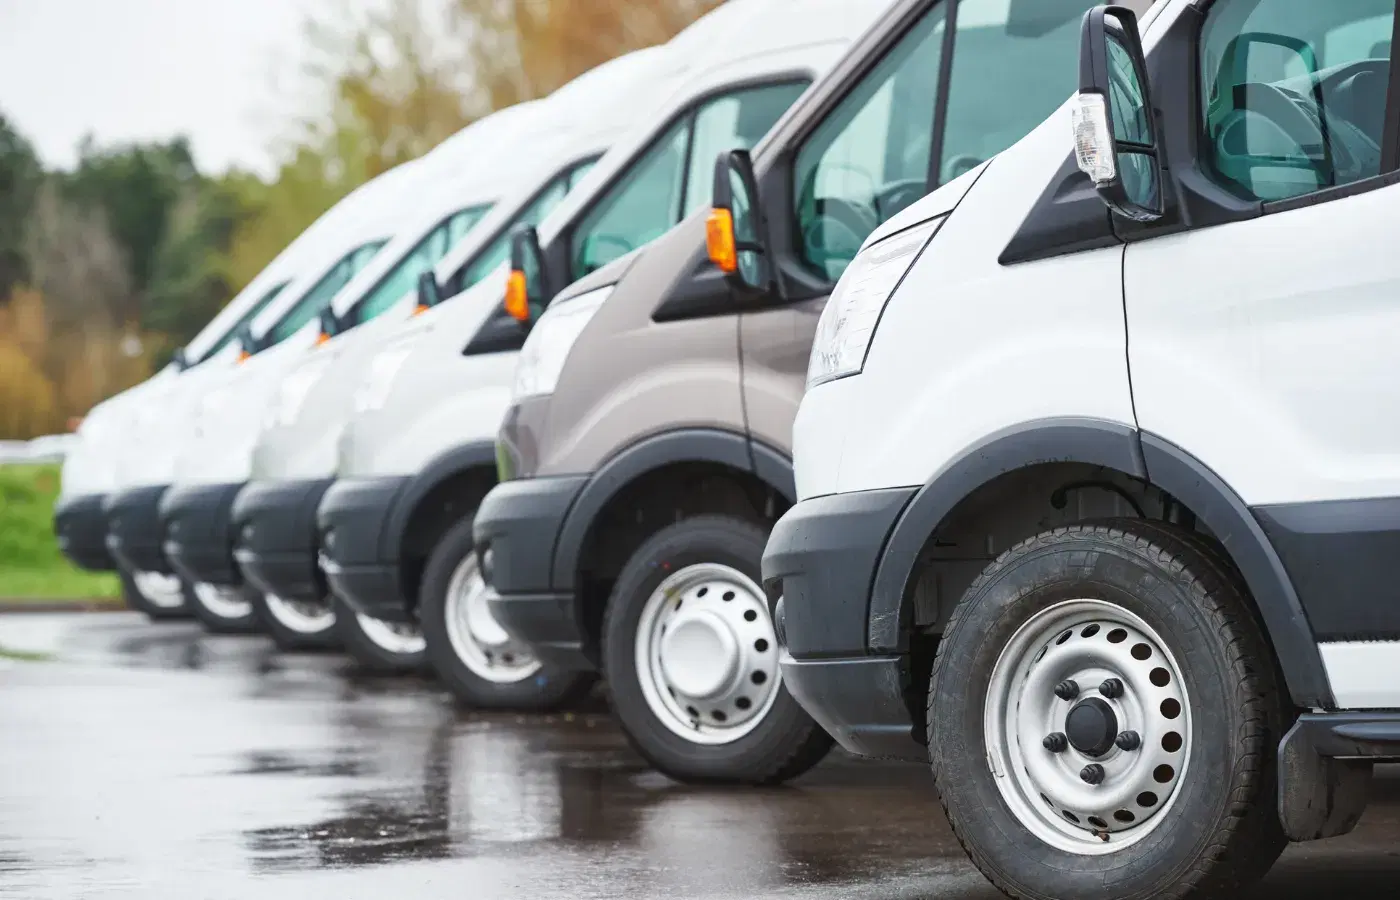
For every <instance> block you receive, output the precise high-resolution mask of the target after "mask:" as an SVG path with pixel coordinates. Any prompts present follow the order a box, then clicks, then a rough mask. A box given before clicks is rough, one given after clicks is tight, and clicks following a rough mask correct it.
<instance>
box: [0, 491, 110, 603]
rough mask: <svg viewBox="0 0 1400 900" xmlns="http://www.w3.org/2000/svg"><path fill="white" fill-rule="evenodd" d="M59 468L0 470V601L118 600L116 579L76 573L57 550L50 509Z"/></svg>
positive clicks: (55, 493) (107, 576)
mask: <svg viewBox="0 0 1400 900" xmlns="http://www.w3.org/2000/svg"><path fill="white" fill-rule="evenodd" d="M58 484H59V481H58V466H53V465H47V466H29V465H25V466H0V599H6V600H8V599H24V600H60V599H61V600H87V599H99V598H115V597H119V596H121V585H120V583H119V582H118V581H117V577H116V576H115V575H110V574H94V573H91V572H84V571H82V570H81V569H78V568H76V567H75V566H73V565H72V564H71V563H69V562H68V560H66V559H64V558H63V554H62V553H60V552H59V550H58V543H57V542H56V541H55V540H54V535H53V505H54V501H55V500H56V499H58Z"/></svg>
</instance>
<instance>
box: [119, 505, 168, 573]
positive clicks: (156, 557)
mask: <svg viewBox="0 0 1400 900" xmlns="http://www.w3.org/2000/svg"><path fill="white" fill-rule="evenodd" d="M168 487H169V486H168V485H164V484H160V485H148V486H145V487H138V488H128V489H126V490H124V491H118V492H116V493H113V494H108V495H107V497H106V500H105V501H104V502H103V504H102V512H103V514H104V515H105V516H106V518H107V550H108V551H109V552H110V553H111V554H112V558H113V559H115V560H116V561H117V562H118V563H119V564H120V565H121V566H122V567H123V568H125V569H126V570H127V571H128V572H159V573H160V574H162V575H172V574H174V573H173V572H171V570H170V564H169V563H168V562H167V561H166V559H165V549H164V547H163V546H162V543H163V540H162V538H163V537H164V534H165V532H164V531H163V530H162V528H161V524H160V502H161V498H162V497H164V496H165V492H166V490H167V489H168Z"/></svg>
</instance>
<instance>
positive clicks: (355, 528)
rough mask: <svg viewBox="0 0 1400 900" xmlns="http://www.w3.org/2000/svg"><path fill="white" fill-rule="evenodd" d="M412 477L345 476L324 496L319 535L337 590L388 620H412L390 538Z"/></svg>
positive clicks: (347, 599) (325, 564)
mask: <svg viewBox="0 0 1400 900" xmlns="http://www.w3.org/2000/svg"><path fill="white" fill-rule="evenodd" d="M409 481H410V479H409V478H408V477H407V476H390V477H384V478H342V479H340V480H339V481H337V482H335V483H334V484H332V485H331V486H330V487H329V488H328V489H327V490H326V492H325V494H324V495H323V496H322V497H321V501H320V505H319V506H318V507H317V509H316V532H317V535H318V543H319V545H320V548H321V569H322V571H324V572H325V575H326V580H327V582H329V583H330V588H331V591H333V592H334V593H335V595H336V596H337V597H339V598H340V599H342V600H344V601H345V602H346V603H347V604H349V605H350V607H351V608H352V609H354V610H355V611H356V612H358V613H363V614H364V615H367V616H370V617H372V618H375V619H381V620H383V621H386V622H407V621H410V620H411V619H412V615H411V614H410V612H409V604H408V599H407V598H406V597H405V596H404V593H403V583H402V580H401V579H400V577H399V559H398V555H399V551H398V546H397V541H396V539H395V538H394V537H393V536H391V535H390V534H389V527H388V525H389V522H390V521H391V520H392V514H393V510H394V506H395V504H397V503H398V501H399V497H400V496H401V495H402V494H403V492H404V490H405V488H406V487H407V486H408V483H409Z"/></svg>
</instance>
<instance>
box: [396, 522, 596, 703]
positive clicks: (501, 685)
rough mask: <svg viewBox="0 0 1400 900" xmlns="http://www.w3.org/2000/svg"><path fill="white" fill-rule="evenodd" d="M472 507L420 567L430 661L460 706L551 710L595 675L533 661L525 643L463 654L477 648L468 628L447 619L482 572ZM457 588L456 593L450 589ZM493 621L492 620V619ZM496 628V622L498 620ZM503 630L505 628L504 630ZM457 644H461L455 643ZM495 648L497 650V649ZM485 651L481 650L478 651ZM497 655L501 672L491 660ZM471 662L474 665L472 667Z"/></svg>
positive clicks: (578, 694)
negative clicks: (475, 546)
mask: <svg viewBox="0 0 1400 900" xmlns="http://www.w3.org/2000/svg"><path fill="white" fill-rule="evenodd" d="M475 514H476V513H475V510H473V511H472V512H471V513H470V514H468V515H467V516H466V518H464V519H462V520H461V521H460V522H458V523H457V524H456V525H453V526H452V527H451V528H450V529H448V531H447V533H446V534H444V535H443V536H442V537H441V538H440V539H439V540H438V542H437V546H435V547H434V548H433V552H432V554H431V555H430V556H429V557H428V564H427V566H426V567H425V568H424V570H423V583H422V587H421V588H420V591H419V598H418V621H419V624H420V625H421V626H422V628H423V639H424V641H425V642H426V644H427V657H428V663H429V665H431V666H432V668H433V671H434V672H436V673H437V676H438V678H439V679H441V681H442V683H443V684H445V685H446V686H447V688H448V690H450V691H451V692H452V695H453V696H454V697H456V699H457V701H458V702H459V703H461V704H462V705H463V706H466V707H470V708H473V709H513V710H519V711H522V712H550V711H553V710H557V709H562V708H565V707H568V706H571V705H573V704H575V703H577V702H578V701H579V700H581V699H583V697H584V696H585V695H587V694H588V691H589V690H590V689H591V688H592V687H593V684H594V682H595V681H597V675H596V674H594V673H592V672H560V671H555V670H551V669H549V668H544V667H539V666H538V665H535V666H533V667H532V666H531V665H530V664H529V652H528V649H527V648H520V647H515V646H513V645H511V644H509V643H508V642H507V643H506V644H504V645H501V644H493V645H491V647H492V650H491V654H490V659H485V658H482V657H477V656H473V657H472V659H471V664H469V662H468V659H467V658H466V656H465V654H466V653H469V652H472V653H475V651H476V650H478V649H480V648H481V646H482V645H481V643H480V642H479V641H476V640H475V639H474V638H473V637H472V635H471V634H470V633H468V632H469V631H470V629H466V628H465V627H463V626H461V625H460V623H459V624H456V625H449V622H448V616H449V612H450V611H453V612H455V611H457V610H458V609H459V608H460V607H459V605H458V604H459V603H460V604H466V603H468V602H469V599H471V598H468V597H464V596H463V594H464V593H469V592H470V591H472V590H476V589H478V586H479V579H480V577H481V576H480V574H479V573H478V572H477V567H476V554H474V553H473V552H472V519H473V518H474V517H475ZM454 592H457V596H456V597H455V598H454V597H453V596H452V595H453V593H454ZM492 621H493V622H494V620H492ZM496 627H497V628H499V626H496ZM502 634H504V632H502ZM459 648H461V649H459ZM497 651H499V652H497ZM482 654H483V656H485V651H482ZM492 659H494V660H499V665H501V666H502V667H503V668H502V669H500V670H499V671H500V674H499V675H496V676H494V677H495V678H496V679H499V680H493V678H492V677H487V676H488V675H490V673H491V672H492V671H493V668H492V662H491V661H490V660H492ZM473 666H475V670H474V669H473Z"/></svg>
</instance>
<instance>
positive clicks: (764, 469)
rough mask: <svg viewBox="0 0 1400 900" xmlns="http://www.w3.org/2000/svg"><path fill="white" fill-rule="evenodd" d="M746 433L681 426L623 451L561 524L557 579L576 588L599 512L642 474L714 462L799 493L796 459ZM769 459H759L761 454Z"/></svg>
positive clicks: (556, 551) (554, 577) (559, 585)
mask: <svg viewBox="0 0 1400 900" xmlns="http://www.w3.org/2000/svg"><path fill="white" fill-rule="evenodd" d="M758 446H759V445H757V444H754V443H753V442H751V441H750V440H749V438H748V437H747V436H746V435H743V434H740V433H737V432H733V431H723V430H721V429H718V428H681V429H677V430H675V431H665V432H662V433H660V434H654V435H651V436H650V437H646V438H643V439H641V440H640V441H637V442H636V443H634V444H632V445H631V446H629V447H627V448H626V449H624V450H622V451H620V452H618V453H617V454H616V455H614V456H613V457H612V458H611V459H609V460H608V461H607V462H606V463H604V464H603V466H602V467H601V468H600V469H599V470H598V471H597V472H596V473H594V475H593V476H592V477H591V478H589V479H588V482H587V483H586V484H584V486H583V490H581V491H580V492H579V495H578V496H577V497H575V498H574V502H573V503H572V504H571V505H570V506H569V511H568V512H567V513H566V514H565V515H564V521H563V523H562V524H561V526H560V528H559V537H558V540H557V541H556V542H555V546H554V563H553V575H552V579H551V581H552V584H553V586H554V588H555V589H556V590H574V589H576V588H577V584H576V583H575V582H576V580H577V575H578V566H579V559H580V557H581V556H582V553H583V543H584V541H585V540H587V538H588V532H589V530H590V529H591V528H592V527H593V522H594V520H595V519H596V518H597V516H598V513H599V512H601V511H602V509H603V508H604V507H605V506H607V504H608V502H609V501H611V500H612V498H613V497H615V496H616V495H617V493H618V492H619V491H621V490H622V489H623V488H625V487H626V486H627V485H629V484H631V483H632V482H633V481H635V480H636V479H638V478H640V477H641V476H643V475H645V474H647V473H648V472H652V471H655V470H656V469H660V468H663V467H665V466H669V465H674V464H676V463H687V462H708V463H718V464H720V465H725V466H729V467H730V468H733V469H737V470H739V471H741V472H749V473H751V474H753V475H756V476H757V477H758V478H760V479H762V480H763V481H765V482H767V483H768V484H769V486H770V487H772V488H773V489H774V490H776V491H778V492H779V493H782V494H783V495H784V496H786V497H789V498H791V497H792V496H793V494H794V488H793V476H792V464H791V463H790V462H788V461H787V460H785V459H784V458H783V457H782V456H781V455H780V454H778V453H777V452H776V451H773V450H771V449H769V448H767V447H764V448H763V451H762V452H761V454H760V451H759V450H758ZM760 455H761V456H762V457H763V462H761V463H760V462H759V461H758V458H759V456H760Z"/></svg>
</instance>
